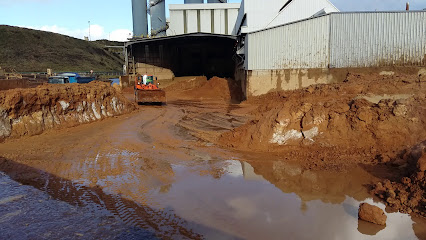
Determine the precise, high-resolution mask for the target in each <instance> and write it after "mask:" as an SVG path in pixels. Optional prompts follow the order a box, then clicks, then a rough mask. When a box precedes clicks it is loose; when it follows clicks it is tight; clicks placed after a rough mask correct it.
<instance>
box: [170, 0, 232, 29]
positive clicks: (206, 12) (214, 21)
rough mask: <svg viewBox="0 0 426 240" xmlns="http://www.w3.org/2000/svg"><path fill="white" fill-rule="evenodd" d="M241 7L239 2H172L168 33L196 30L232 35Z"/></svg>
mask: <svg viewBox="0 0 426 240" xmlns="http://www.w3.org/2000/svg"><path fill="white" fill-rule="evenodd" d="M239 8H240V4H239V3H210V4H203V3H201V4H170V5H169V10H170V24H169V30H168V32H167V35H168V36H171V35H181V34H186V33H196V32H202V33H215V34H225V35H231V33H232V31H233V29H234V26H235V22H236V20H237V16H238V10H239Z"/></svg>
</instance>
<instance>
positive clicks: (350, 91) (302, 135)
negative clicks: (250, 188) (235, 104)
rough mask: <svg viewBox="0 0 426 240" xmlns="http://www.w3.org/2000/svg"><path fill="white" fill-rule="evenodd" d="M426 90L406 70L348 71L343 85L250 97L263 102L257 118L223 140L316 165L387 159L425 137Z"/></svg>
mask: <svg viewBox="0 0 426 240" xmlns="http://www.w3.org/2000/svg"><path fill="white" fill-rule="evenodd" d="M425 93H426V83H425V81H423V80H420V78H419V76H418V75H407V74H399V75H390V76H389V75H386V76H381V75H379V74H377V75H371V74H370V75H360V74H348V76H347V79H346V80H345V82H343V83H337V84H330V85H316V86H311V87H308V88H304V89H300V90H294V91H283V92H278V93H270V94H266V95H263V96H259V97H254V98H251V99H249V100H248V101H246V104H256V105H258V106H259V107H258V108H257V110H256V111H254V112H253V113H252V114H253V116H252V120H251V121H250V122H249V123H247V124H245V125H243V126H241V127H239V128H236V129H234V130H233V131H231V132H227V133H225V134H223V135H222V136H221V138H220V139H219V144H221V145H223V146H228V147H232V148H236V149H240V150H250V151H260V152H286V154H285V156H286V157H287V158H289V159H305V160H306V161H308V162H311V163H312V164H314V165H323V164H327V163H329V164H336V165H339V164H342V163H344V164H346V163H360V162H363V163H372V162H386V161H389V160H390V159H392V158H393V157H395V155H396V154H397V153H399V152H400V151H401V150H402V149H406V148H407V147H411V146H414V145H415V144H417V143H419V142H421V141H423V140H425V139H426V131H425V130H424V129H425V128H426V97H425V96H426V95H425Z"/></svg>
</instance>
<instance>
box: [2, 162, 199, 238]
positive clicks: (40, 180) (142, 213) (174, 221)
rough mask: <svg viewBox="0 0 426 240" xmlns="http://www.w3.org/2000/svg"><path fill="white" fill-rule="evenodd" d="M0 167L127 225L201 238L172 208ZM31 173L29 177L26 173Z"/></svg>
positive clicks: (14, 165)
mask: <svg viewBox="0 0 426 240" xmlns="http://www.w3.org/2000/svg"><path fill="white" fill-rule="evenodd" d="M0 171H2V172H5V173H7V174H8V175H9V176H10V177H11V178H12V179H14V180H15V181H18V182H21V183H22V184H25V185H31V186H34V187H36V188H38V189H40V190H42V191H45V190H47V191H46V192H47V193H48V194H49V195H50V196H51V197H52V198H54V199H57V200H60V201H64V202H67V203H69V204H72V205H77V206H81V207H89V208H91V209H93V210H95V211H102V210H108V211H109V212H111V213H112V214H113V215H115V216H116V217H118V218H119V219H121V221H123V222H124V223H125V224H126V225H130V226H134V227H140V228H144V229H148V230H154V231H155V232H156V234H157V235H158V236H159V237H161V238H165V239H170V238H176V237H178V236H180V237H178V238H182V237H184V238H189V239H202V236H201V235H199V234H196V233H194V232H193V231H192V230H191V229H188V228H187V225H188V224H187V222H186V221H185V220H183V219H181V218H179V217H178V216H177V215H175V214H173V213H170V212H169V211H166V212H164V211H162V210H156V209H152V208H150V207H148V206H145V205H143V204H139V203H137V202H134V201H132V200H129V199H126V198H125V197H123V196H120V195H117V194H107V193H105V192H104V191H103V190H102V189H101V188H100V187H99V186H95V187H87V186H82V185H80V184H76V183H74V182H72V181H70V180H66V179H62V178H60V177H57V176H55V175H53V174H48V173H46V172H43V171H41V170H38V169H34V168H31V167H29V166H26V165H22V164H19V163H15V162H13V161H10V160H6V159H0ZM25 175H30V177H25Z"/></svg>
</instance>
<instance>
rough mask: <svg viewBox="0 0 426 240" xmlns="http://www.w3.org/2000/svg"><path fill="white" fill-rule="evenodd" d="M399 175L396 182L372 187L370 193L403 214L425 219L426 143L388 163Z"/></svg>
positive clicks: (386, 181) (380, 183)
mask: <svg viewBox="0 0 426 240" xmlns="http://www.w3.org/2000/svg"><path fill="white" fill-rule="evenodd" d="M390 164H391V165H393V166H394V167H397V168H398V169H399V172H400V173H401V175H402V176H401V177H400V178H399V180H398V181H396V182H392V181H390V180H385V181H382V182H379V183H377V184H375V185H374V186H373V190H372V193H373V194H374V195H376V196H378V197H379V198H381V199H383V200H384V201H385V202H386V204H388V205H389V206H390V207H392V208H394V209H396V210H398V211H400V212H403V213H412V212H414V213H416V214H418V215H420V216H423V217H426V191H425V188H426V178H425V171H426V141H425V142H423V143H421V144H419V145H417V146H416V147H414V148H413V149H412V151H407V152H405V153H403V154H401V156H400V157H399V158H396V159H394V160H393V161H392V162H390Z"/></svg>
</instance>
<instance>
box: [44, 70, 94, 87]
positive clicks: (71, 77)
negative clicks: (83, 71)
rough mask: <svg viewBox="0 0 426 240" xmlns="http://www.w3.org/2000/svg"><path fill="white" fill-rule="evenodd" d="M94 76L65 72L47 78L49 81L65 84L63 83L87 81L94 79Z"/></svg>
mask: <svg viewBox="0 0 426 240" xmlns="http://www.w3.org/2000/svg"><path fill="white" fill-rule="evenodd" d="M95 79H96V78H95V77H82V76H80V75H79V74H78V73H72V72H65V73H60V74H58V75H57V76H52V77H50V78H49V83H55V84H65V83H89V82H91V81H94V80H95Z"/></svg>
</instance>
